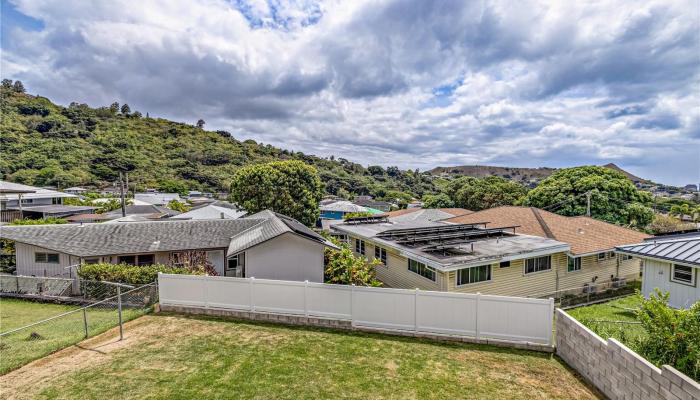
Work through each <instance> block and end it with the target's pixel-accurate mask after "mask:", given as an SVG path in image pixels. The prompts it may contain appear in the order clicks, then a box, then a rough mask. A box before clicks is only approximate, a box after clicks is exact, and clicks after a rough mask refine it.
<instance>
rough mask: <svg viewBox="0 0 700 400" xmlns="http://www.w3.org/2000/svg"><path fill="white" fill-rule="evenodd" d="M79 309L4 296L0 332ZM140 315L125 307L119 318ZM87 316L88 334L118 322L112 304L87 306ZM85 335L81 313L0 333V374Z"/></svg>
mask: <svg viewBox="0 0 700 400" xmlns="http://www.w3.org/2000/svg"><path fill="white" fill-rule="evenodd" d="M78 308H80V307H78V306H70V305H61V304H52V303H38V302H33V301H27V300H18V299H7V298H3V299H0V332H7V331H10V330H12V329H15V328H19V327H22V326H26V325H29V324H31V323H34V322H38V321H41V320H43V319H46V318H49V317H52V316H55V315H59V314H62V313H65V312H68V311H71V310H76V309H78ZM142 314H143V311H142V310H133V309H125V310H124V312H123V313H122V317H123V319H124V320H125V321H128V320H130V319H133V318H135V317H137V316H139V315H142ZM87 319H88V328H89V329H88V332H89V334H90V335H91V336H92V335H97V334H100V333H102V332H104V331H106V330H107V329H109V328H111V327H113V326H116V325H117V321H118V317H117V311H116V309H115V308H114V307H110V308H109V309H104V308H103V309H100V308H94V309H89V310H88V311H87ZM84 338H85V327H84V324H83V313H82V312H78V313H74V314H71V315H68V316H65V317H62V318H59V319H56V320H53V321H50V322H47V323H44V324H41V325H37V326H34V327H31V328H28V329H24V330H21V331H19V332H16V333H12V334H10V335H8V336H2V337H0V374H5V373H7V372H8V371H11V370H13V369H15V368H19V367H21V366H22V365H24V364H26V363H28V362H30V361H32V360H36V359H37V358H41V357H44V356H45V355H47V354H50V353H52V352H54V351H56V350H59V349H62V348H64V347H66V346H70V345H72V344H75V343H78V342H80V341H81V340H83V339H84Z"/></svg>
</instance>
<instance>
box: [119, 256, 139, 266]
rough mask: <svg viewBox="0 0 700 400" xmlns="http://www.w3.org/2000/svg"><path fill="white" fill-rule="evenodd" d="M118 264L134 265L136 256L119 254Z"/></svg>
mask: <svg viewBox="0 0 700 400" xmlns="http://www.w3.org/2000/svg"><path fill="white" fill-rule="evenodd" d="M119 264H129V265H136V256H119Z"/></svg>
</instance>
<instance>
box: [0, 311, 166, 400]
mask: <svg viewBox="0 0 700 400" xmlns="http://www.w3.org/2000/svg"><path fill="white" fill-rule="evenodd" d="M153 318H154V317H152V316H148V315H146V316H143V317H140V318H137V319H135V320H133V321H130V322H127V323H126V324H124V340H121V341H120V340H119V329H118V328H113V329H110V330H108V331H107V332H104V333H102V334H101V335H98V336H95V337H93V338H89V339H87V340H84V341H82V342H80V343H78V344H76V345H74V346H71V347H67V348H65V349H63V350H60V351H57V352H56V353H53V354H50V355H48V356H46V357H44V358H40V359H38V360H36V361H33V362H31V363H29V364H27V365H25V366H23V367H21V368H19V369H16V370H14V371H11V372H9V373H7V374H5V375H3V376H0V399H8V400H10V399H28V398H33V397H34V396H35V395H36V394H37V393H38V392H39V391H40V390H41V389H43V388H44V387H45V385H46V384H47V383H48V382H49V381H50V380H51V378H53V377H56V376H60V375H62V374H65V373H67V372H71V371H77V370H80V369H83V368H87V367H93V366H95V365H97V364H100V363H103V362H106V361H109V359H110V358H111V353H112V352H114V351H116V350H119V349H122V348H125V347H128V346H131V345H132V344H134V343H138V342H140V341H142V340H143V339H144V338H147V337H148V336H150V334H151V333H152V332H153V331H155V330H157V329H158V324H154V323H151V322H153V321H152V320H153Z"/></svg>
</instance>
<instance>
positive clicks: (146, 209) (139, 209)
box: [106, 204, 180, 218]
mask: <svg viewBox="0 0 700 400" xmlns="http://www.w3.org/2000/svg"><path fill="white" fill-rule="evenodd" d="M125 210H126V215H135V214H149V215H150V214H164V215H165V216H168V217H171V216H173V215H179V214H180V212H179V211H175V210H171V209H169V208H167V207H162V206H156V205H153V204H147V205H142V206H139V205H134V204H131V205H128V206H126V207H125ZM106 214H107V216H108V217H112V218H120V217H121V216H122V209H121V208H117V209H116V210H112V211H109V212H107V213H106Z"/></svg>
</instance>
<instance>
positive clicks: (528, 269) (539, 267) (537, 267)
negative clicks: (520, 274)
mask: <svg viewBox="0 0 700 400" xmlns="http://www.w3.org/2000/svg"><path fill="white" fill-rule="evenodd" d="M550 269H552V258H551V257H550V256H544V257H535V258H528V259H527V260H525V273H526V274H532V273H534V272H540V271H547V270H550Z"/></svg>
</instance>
